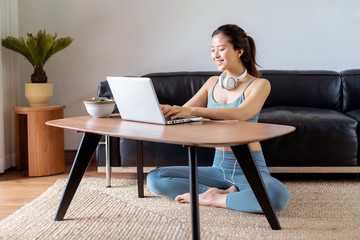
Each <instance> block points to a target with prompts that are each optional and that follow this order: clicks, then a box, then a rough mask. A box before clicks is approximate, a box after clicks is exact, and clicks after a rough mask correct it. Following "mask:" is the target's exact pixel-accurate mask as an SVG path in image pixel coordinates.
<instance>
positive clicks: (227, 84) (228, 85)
mask: <svg viewBox="0 0 360 240" xmlns="http://www.w3.org/2000/svg"><path fill="white" fill-rule="evenodd" d="M224 73H225V71H224V72H223V73H221V75H220V76H219V84H220V87H221V88H225V89H233V88H234V87H235V86H236V84H237V82H238V81H241V80H242V79H243V78H244V77H245V76H246V74H247V70H246V68H245V71H244V73H243V74H241V75H240V76H239V77H237V78H236V77H233V76H223V75H224Z"/></svg>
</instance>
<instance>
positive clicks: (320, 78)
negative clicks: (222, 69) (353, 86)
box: [261, 70, 341, 111]
mask: <svg viewBox="0 0 360 240" xmlns="http://www.w3.org/2000/svg"><path fill="white" fill-rule="evenodd" d="M261 72H262V74H263V77H264V78H266V79H268V80H269V81H270V83H271V93H270V96H269V97H268V99H267V100H266V102H265V105H264V107H273V106H297V107H312V108H325V109H332V110H337V111H340V109H341V100H340V99H341V78H340V74H339V73H338V72H334V71H290V70H263V71H261Z"/></svg>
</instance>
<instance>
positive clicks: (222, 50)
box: [211, 33, 244, 71]
mask: <svg viewBox="0 0 360 240" xmlns="http://www.w3.org/2000/svg"><path fill="white" fill-rule="evenodd" d="M243 52H244V50H243V49H238V50H235V49H234V46H233V45H232V44H231V43H230V42H229V40H228V37H226V36H225V35H223V34H221V33H219V34H217V35H215V36H214V37H213V38H212V41H211V58H212V60H213V61H214V62H215V64H216V65H217V67H218V69H219V71H225V70H230V71H231V70H232V69H236V68H238V67H239V64H240V66H242V63H241V60H240V56H241V55H242V53H243Z"/></svg>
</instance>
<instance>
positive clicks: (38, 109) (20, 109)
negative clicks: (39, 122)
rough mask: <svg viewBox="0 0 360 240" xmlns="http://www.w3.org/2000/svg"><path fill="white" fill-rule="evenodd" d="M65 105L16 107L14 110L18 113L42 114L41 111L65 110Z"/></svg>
mask: <svg viewBox="0 0 360 240" xmlns="http://www.w3.org/2000/svg"><path fill="white" fill-rule="evenodd" d="M64 108H65V106H64V105H58V104H50V105H47V106H43V107H30V106H15V107H13V110H14V111H15V112H17V113H27V112H41V111H54V110H61V109H64Z"/></svg>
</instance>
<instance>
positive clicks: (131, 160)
mask: <svg viewBox="0 0 360 240" xmlns="http://www.w3.org/2000/svg"><path fill="white" fill-rule="evenodd" d="M120 154H121V157H120V159H121V166H135V163H136V141H135V140H131V139H125V138H121V140H120ZM213 158H214V149H213V148H197V159H198V165H199V166H211V164H212V162H213ZM143 160H144V166H188V149H187V148H184V147H182V146H180V145H174V144H166V143H156V142H147V141H143Z"/></svg>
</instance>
